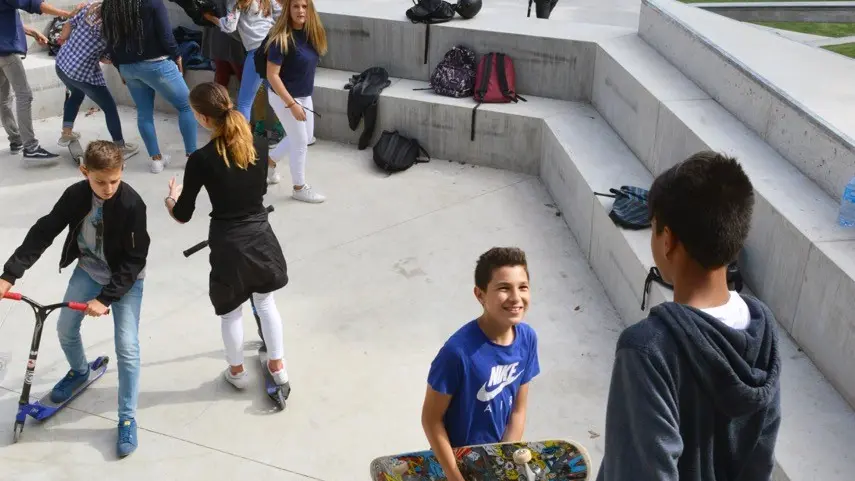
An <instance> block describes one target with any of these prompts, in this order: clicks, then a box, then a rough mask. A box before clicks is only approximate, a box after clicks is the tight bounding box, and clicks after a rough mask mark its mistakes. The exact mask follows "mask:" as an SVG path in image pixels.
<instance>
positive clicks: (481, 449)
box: [371, 440, 591, 481]
mask: <svg viewBox="0 0 855 481" xmlns="http://www.w3.org/2000/svg"><path fill="white" fill-rule="evenodd" d="M521 450H527V451H528V453H530V461H528V462H525V461H521V459H520V458H521V457H520V456H519V454H518V453H520V452H521ZM515 453H517V456H515ZM454 457H455V459H456V460H457V466H458V467H459V468H460V472H461V473H462V474H463V478H464V479H466V480H467V481H527V480H529V479H531V480H534V479H537V480H550V481H562V480H587V479H588V476H589V468H590V464H591V458H590V456H589V455H588V452H587V450H586V449H585V448H584V447H582V446H581V445H579V444H577V443H575V442H572V441H564V440H547V441H531V442H518V443H497V444H484V445H479V446H467V447H462V448H456V449H454ZM371 479H372V480H373V481H440V480H445V479H446V478H445V473H443V470H442V467H441V466H440V464H439V460H438V459H437V458H436V456H434V454H433V452H432V451H431V450H425V451H416V452H411V453H404V454H396V455H393V456H383V457H380V458H377V459H375V460H374V461H372V462H371Z"/></svg>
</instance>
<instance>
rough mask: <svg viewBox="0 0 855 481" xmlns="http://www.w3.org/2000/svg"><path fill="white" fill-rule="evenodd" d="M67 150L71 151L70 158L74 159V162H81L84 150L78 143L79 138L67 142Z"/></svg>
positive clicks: (78, 163)
mask: <svg viewBox="0 0 855 481" xmlns="http://www.w3.org/2000/svg"><path fill="white" fill-rule="evenodd" d="M68 152H70V153H71V158H72V159H74V162H76V163H77V165H81V164H83V156H84V152H83V146H81V145H80V141H79V140H72V141H71V142H70V143H69V144H68Z"/></svg>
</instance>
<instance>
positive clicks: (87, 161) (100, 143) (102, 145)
mask: <svg viewBox="0 0 855 481" xmlns="http://www.w3.org/2000/svg"><path fill="white" fill-rule="evenodd" d="M124 164H125V157H124V156H123V155H122V149H121V148H119V146H118V145H116V144H114V143H113V142H109V141H107V140H95V141H93V142H89V145H87V146H86V154H84V156H83V165H84V166H85V167H86V169H87V170H115V169H121V168H122V166H124Z"/></svg>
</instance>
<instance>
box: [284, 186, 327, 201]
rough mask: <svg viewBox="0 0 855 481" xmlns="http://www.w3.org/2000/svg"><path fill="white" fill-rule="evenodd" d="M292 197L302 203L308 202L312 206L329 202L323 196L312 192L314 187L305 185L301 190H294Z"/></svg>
mask: <svg viewBox="0 0 855 481" xmlns="http://www.w3.org/2000/svg"><path fill="white" fill-rule="evenodd" d="M291 197H293V198H295V199H297V200H299V201H300V202H308V203H310V204H320V203H321V202H323V201H325V200H327V198H326V197H324V196H323V195H322V194H320V193H318V192H315V191H314V190H312V187H311V186H310V185H309V184H306V185H304V186H303V188H302V189H300V190H297V189H294V190H293V191H292V193H291Z"/></svg>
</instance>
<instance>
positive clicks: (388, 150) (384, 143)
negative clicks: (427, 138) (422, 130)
mask: <svg viewBox="0 0 855 481" xmlns="http://www.w3.org/2000/svg"><path fill="white" fill-rule="evenodd" d="M420 153H422V154H424V155H425V157H427V160H424V159H419V158H418V157H419V154H420ZM424 162H430V155H429V154H428V153H427V151H425V149H424V148H422V146H421V145H419V142H418V141H417V140H415V139H410V138H407V137H404V136H403V135H401V134H399V133H398V131H397V130H395V131H388V130H384V131H383V133H382V134H381V135H380V140H378V141H377V143H376V144H375V145H374V163H375V164H377V167H379V168H380V169H382V170H384V171H386V172H389V173H393V172H400V171H402V170H407V169H409V168H410V167H412V166H413V164H415V163H424Z"/></svg>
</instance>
